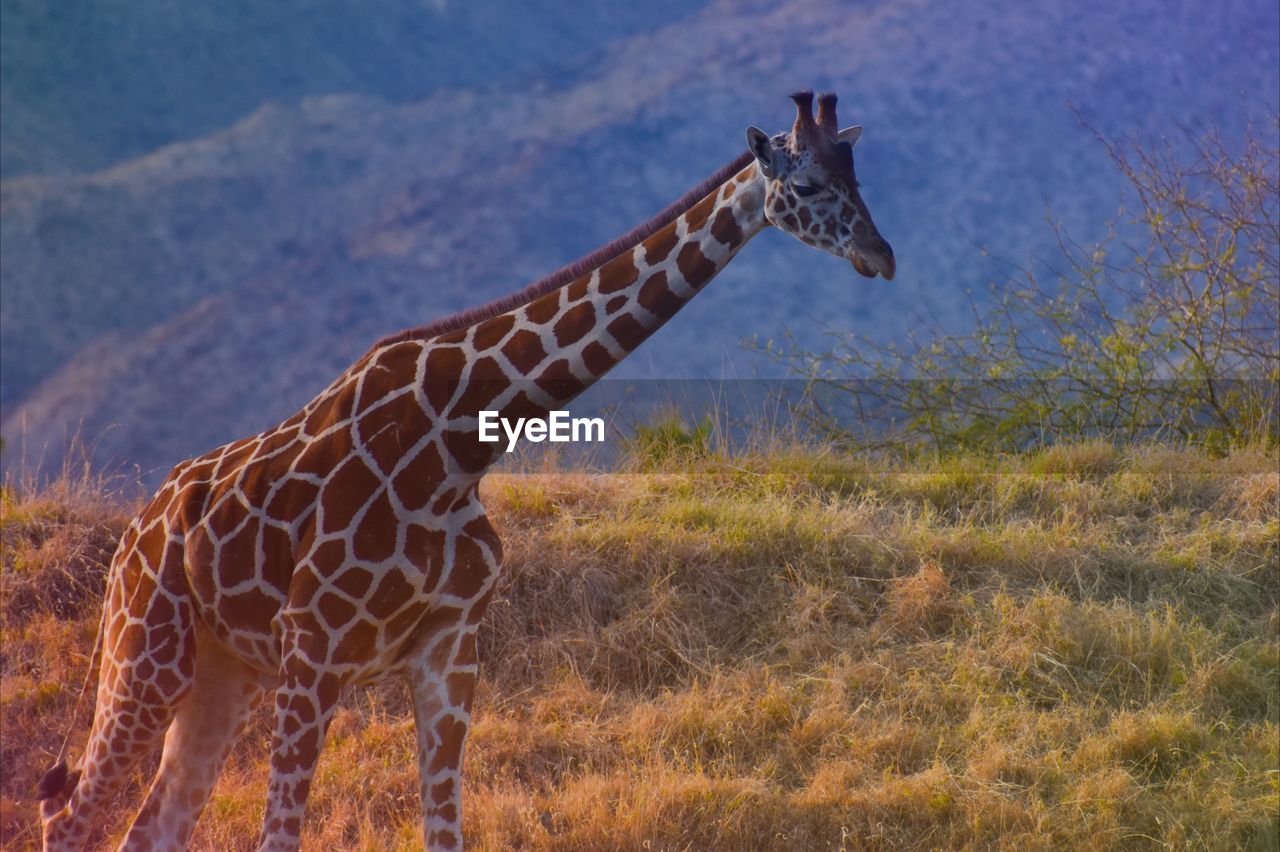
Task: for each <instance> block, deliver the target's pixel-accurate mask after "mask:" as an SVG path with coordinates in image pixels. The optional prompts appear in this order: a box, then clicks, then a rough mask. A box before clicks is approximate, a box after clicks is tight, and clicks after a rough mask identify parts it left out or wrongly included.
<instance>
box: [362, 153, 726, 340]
mask: <svg viewBox="0 0 1280 852" xmlns="http://www.w3.org/2000/svg"><path fill="white" fill-rule="evenodd" d="M750 161H751V152H750V151H744V152H742V153H741V154H739V155H738V156H737V157H734V158H733V160H732V161H731V162H729V163H728V164H727V165H725V166H722V167H721V168H720V169H718V170H717V171H716V173H715V174H713V175H711V177H709V178H707V179H706V180H704V181H702V182H701V183H699V184H698V185H697V186H695V187H694V188H693V189H691V190H689V191H688V192H686V193H685V194H684V195H682V196H680V197H679V198H678V199H676V200H675V201H674V202H672V203H671V204H670V205H668V206H667V207H666V208H665V209H664V210H663V211H662V212H661V213H658V214H657V215H656V216H654V217H653V218H651V219H649V220H648V221H647V222H644V223H642V224H640V225H637V226H636V227H634V228H632V229H631V230H630V231H628V232H627V233H625V234H623V235H622V236H620V237H618V238H617V239H614V240H611V241H610V242H608V243H606V244H604V245H603V246H601V247H600V248H598V249H596V250H595V251H593V252H591V253H590V254H588V255H585V256H584V257H580V258H578V259H577V260H575V261H574V262H573V263H570V264H569V265H568V266H564V267H561V268H560V269H558V270H556V271H555V272H552V273H551V274H550V275H548V276H546V277H545V278H541V279H539V280H537V281H535V282H533V283H532V284H530V285H529V286H527V287H524V288H522V289H520V290H517V291H515V292H514V293H508V294H507V295H505V296H500V297H498V298H497V299H494V300H493V301H491V302H486V303H485V304H483V305H478V306H476V307H474V308H466V309H465V310H461V311H458V312H457V313H452V314H449V315H447V316H443V317H441V318H439V319H436V320H432V321H431V322H429V323H427V324H426V325H422V326H418V327H417V328H410V329H405V330H404V331H401V332H397V333H396V334H392V335H389V336H388V337H384V338H383V339H382V340H380V341H378V343H377V344H376V345H377V346H387V345H389V344H392V343H400V342H403V341H406V340H427V339H430V338H432V337H437V336H439V335H441V334H448V333H450V332H453V331H459V330H460V329H464V328H469V327H471V326H473V325H475V324H476V323H480V322H484V321H485V320H487V319H492V318H494V317H496V316H498V315H500V314H505V313H506V312H507V311H510V310H513V309H515V308H518V307H520V306H522V305H526V304H528V303H529V302H532V301H533V300H534V299H536V298H538V297H539V296H543V295H546V294H547V293H550V292H551V291H552V290H556V289H558V288H560V287H563V286H564V285H566V284H568V283H569V282H571V281H574V280H576V279H578V278H579V277H581V276H583V275H585V274H587V273H588V272H591V271H592V270H593V269H596V268H597V267H599V266H603V265H604V264H605V263H607V262H608V261H610V260H612V259H613V258H615V257H617V256H618V255H620V254H622V253H623V252H625V251H630V250H631V249H633V248H635V247H636V246H637V245H639V244H640V243H642V242H644V241H645V240H647V239H648V238H649V237H651V236H653V235H654V234H656V233H657V232H658V231H660V230H662V229H663V228H664V227H666V226H667V225H669V224H671V222H672V221H674V220H675V219H676V218H677V217H679V216H681V215H683V214H684V213H685V212H686V211H687V210H688V209H689V208H690V207H692V206H693V205H695V204H697V203H698V202H699V201H701V200H702V199H703V198H705V197H706V195H707V193H709V192H711V190H713V189H715V188H716V187H717V186H719V185H720V184H722V183H724V182H725V181H726V180H728V179H729V178H731V177H733V176H734V175H735V174H737V173H738V172H740V171H741V170H742V169H743V168H745V167H746V165H747V163H748V162H750Z"/></svg>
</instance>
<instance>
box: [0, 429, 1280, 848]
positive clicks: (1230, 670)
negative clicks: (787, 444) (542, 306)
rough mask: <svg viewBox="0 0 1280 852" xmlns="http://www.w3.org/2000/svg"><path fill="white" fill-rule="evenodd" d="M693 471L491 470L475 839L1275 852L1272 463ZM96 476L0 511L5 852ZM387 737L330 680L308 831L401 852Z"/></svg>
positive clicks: (1277, 619) (65, 626)
mask: <svg viewBox="0 0 1280 852" xmlns="http://www.w3.org/2000/svg"><path fill="white" fill-rule="evenodd" d="M691 467H692V472H690V473H681V474H676V473H660V474H633V475H622V474H610V475H594V474H588V473H582V472H574V473H537V474H527V475H515V474H512V475H506V476H495V477H491V478H490V479H489V480H487V482H486V487H485V495H486V499H487V504H488V506H489V508H490V511H491V514H492V516H493V518H494V520H495V523H496V524H497V526H498V527H499V528H500V529H501V531H502V532H503V534H504V538H505V543H506V552H507V559H506V569H505V574H504V579H503V585H502V594H501V597H500V598H499V599H497V600H496V601H495V602H494V604H493V605H492V607H491V609H490V612H489V615H488V616H487V623H486V625H485V628H484V642H483V646H482V655H483V656H482V688H481V692H480V694H479V696H478V699H477V710H476V715H475V725H474V728H473V733H472V737H471V740H470V746H469V751H468V762H467V765H466V791H467V797H466V802H467V823H466V830H467V839H468V842H469V843H470V844H471V845H472V846H474V847H475V848H481V849H513V848H516V849H566V850H570V849H583V850H587V849H605V848H618V849H673V850H675V849H680V850H683V849H778V850H783V849H786V850H791V849H862V848H869V849H917V848H921V849H923V848H947V849H955V848H966V847H967V848H1018V849H1111V848H1133V849H1146V848H1160V847H1170V848H1208V849H1228V848H1241V849H1258V850H1262V849H1275V848H1277V845H1280V576H1278V575H1277V571H1278V568H1277V566H1278V565H1280V544H1278V541H1280V509H1278V506H1277V502H1278V500H1280V475H1277V473H1276V470H1277V457H1276V455H1275V453H1274V452H1273V451H1250V450H1237V451H1235V452H1232V453H1229V454H1226V455H1224V456H1221V457H1209V456H1207V455H1205V454H1203V453H1200V452H1198V451H1192V450H1182V449H1175V448H1170V447H1167V446H1146V447H1139V448H1133V449H1127V450H1116V449H1113V448H1112V447H1111V446H1109V445H1106V444H1101V443H1085V444H1077V445H1072V446H1062V447H1055V448H1050V449H1047V450H1043V451H1040V452H1037V453H1034V454H1028V455H1015V456H1002V457H990V456H978V455H953V456H950V457H946V458H944V459H942V460H932V461H918V462H910V463H893V464H890V463H889V462H886V461H878V460H874V459H871V458H868V457H863V456H840V455H835V454H831V453H822V452H817V451H787V450H778V451H774V452H771V453H768V454H761V455H759V456H755V457H745V458H735V459H732V460H729V459H723V458H717V457H714V456H711V457H706V458H702V459H701V460H699V461H697V462H696V463H694V464H692V466H691ZM107 490H108V489H104V488H101V487H99V486H97V485H95V484H94V483H85V482H76V481H74V480H64V481H63V482H61V483H59V484H58V485H56V486H54V487H53V488H51V489H49V490H46V491H43V492H40V493H24V492H22V491H20V490H17V491H15V490H10V491H6V492H5V496H4V506H3V547H4V563H3V574H2V575H0V577H2V581H3V585H2V586H0V604H2V607H3V617H4V623H3V640H4V641H3V656H2V659H0V663H2V665H3V705H2V713H3V715H2V720H3V728H4V737H3V746H2V748H3V752H2V753H0V766H2V767H3V773H4V777H3V799H2V800H0V810H2V814H0V831H2V832H3V835H2V836H3V844H4V846H5V847H6V848H29V847H32V846H34V845H35V844H37V843H38V830H37V818H36V813H35V805H34V803H33V802H32V801H31V799H30V795H31V792H32V787H33V785H34V782H35V780H36V779H37V778H38V777H39V774H40V772H41V771H43V770H44V769H45V768H47V766H48V764H49V762H50V760H51V757H52V755H53V754H54V753H55V752H56V751H57V749H58V745H59V743H60V740H61V737H62V735H63V733H64V729H65V727H66V726H67V725H68V723H69V721H68V720H69V717H70V715H71V708H72V706H73V704H74V702H75V698H76V693H77V690H78V689H79V684H80V681H81V678H82V677H83V674H84V667H85V665H86V657H87V655H88V653H89V650H90V647H91V644H92V641H93V633H94V629H95V625H96V620H97V612H98V605H99V603H98V596H99V594H100V591H101V588H102V572H103V565H104V562H105V561H106V560H107V559H108V556H109V553H110V551H111V549H112V547H113V546H114V544H113V542H114V539H115V537H116V535H117V534H118V533H119V532H120V530H121V529H122V527H123V525H124V524H125V523H126V522H127V520H128V516H129V514H130V511H131V509H132V507H129V506H123V505H121V504H120V503H118V502H113V501H112V499H111V498H110V496H109V495H108V494H107V493H106V491H107ZM80 724H81V730H78V731H77V732H76V735H75V738H74V740H73V741H74V742H75V743H76V749H77V750H78V749H79V748H80V747H81V744H82V742H83V730H82V729H83V726H84V724H85V720H82V721H81V723H80ZM412 724H413V723H412V718H411V713H410V711H409V708H408V704H407V700H406V696H405V694H404V691H403V689H402V688H401V687H400V686H398V685H393V686H387V687H384V688H379V689H368V690H360V691H357V692H354V693H352V694H350V695H349V696H347V698H346V701H345V704H344V709H342V710H341V711H340V713H339V715H338V717H337V719H336V721H335V723H334V725H333V727H332V729H331V732H330V736H329V742H328V746H327V749H326V751H325V754H324V757H323V759H322V762H321V765H320V769H319V773H318V779H317V783H316V785H315V787H314V792H313V794H312V797H311V801H310V808H309V811H308V815H307V821H306V836H305V838H304V848H311V849H321V848H331V849H337V848H343V849H346V848H355V849H370V850H373V849H379V850H381V849H409V848H418V847H419V844H420V842H421V841H420V834H419V831H420V829H419V818H420V816H419V815H420V809H419V805H418V801H417V775H416V759H415V756H414V753H413V749H414V736H413V729H412ZM268 740H269V728H268V722H267V717H266V714H265V711H264V710H260V711H259V713H258V715H257V716H255V718H254V720H253V722H252V724H251V728H250V730H249V731H248V732H247V734H246V736H245V737H244V738H243V740H242V742H241V743H240V745H239V746H238V747H237V749H236V751H235V753H234V756H233V758H232V760H231V762H230V764H229V766H228V768H227V770H226V772H225V773H224V775H223V777H222V780H221V782H220V784H219V786H218V788H217V790H216V793H215V796H214V798H213V800H212V801H211V803H210V805H209V806H208V808H207V809H206V811H205V815H204V817H203V819H202V821H201V824H200V825H199V827H198V829H197V838H196V845H197V847H198V848H202V849H220V850H221V849H248V848H251V845H252V843H253V840H254V837H255V834H256V832H257V829H258V820H259V818H260V814H261V809H262V798H263V795H264V789H265V784H266V775H267V769H266V767H267V743H268ZM145 772H147V773H149V772H150V767H147V768H146V769H145ZM143 778H144V773H143V772H139V773H138V776H137V778H136V779H135V781H134V783H132V784H131V787H130V789H129V790H128V791H127V793H126V794H124V796H122V799H121V802H120V807H119V809H118V811H117V813H118V815H119V818H118V820H117V822H116V823H115V824H114V825H113V826H112V827H111V833H112V836H113V837H119V835H120V834H121V832H122V831H123V829H124V826H125V823H126V820H127V819H128V817H129V815H131V814H132V808H134V807H136V802H137V798H138V794H139V792H140V788H141V784H142V783H143Z"/></svg>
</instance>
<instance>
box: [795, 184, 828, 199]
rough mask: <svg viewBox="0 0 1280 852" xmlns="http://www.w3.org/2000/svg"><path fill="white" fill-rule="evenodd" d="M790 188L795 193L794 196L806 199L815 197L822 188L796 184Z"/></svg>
mask: <svg viewBox="0 0 1280 852" xmlns="http://www.w3.org/2000/svg"><path fill="white" fill-rule="evenodd" d="M791 188H792V189H794V190H795V191H796V195H798V196H800V197H801V198H808V197H809V196H811V195H817V194H818V190H819V189H821V188H822V187H818V186H809V185H808V184H804V183H797V184H792V186H791Z"/></svg>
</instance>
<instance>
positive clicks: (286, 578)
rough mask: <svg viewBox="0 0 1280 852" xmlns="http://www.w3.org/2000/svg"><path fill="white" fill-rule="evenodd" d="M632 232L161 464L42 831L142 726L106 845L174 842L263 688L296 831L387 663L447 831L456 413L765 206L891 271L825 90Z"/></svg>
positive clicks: (484, 597) (73, 831)
mask: <svg viewBox="0 0 1280 852" xmlns="http://www.w3.org/2000/svg"><path fill="white" fill-rule="evenodd" d="M793 98H794V100H795V102H796V105H797V110H798V113H797V118H796V121H795V126H794V127H793V128H792V130H791V132H790V133H781V134H777V135H774V136H772V137H770V136H768V135H766V134H765V133H763V132H761V131H759V130H757V129H756V128H754V127H753V128H750V129H749V130H748V131H747V141H748V146H749V151H748V152H746V153H744V154H742V155H741V156H739V157H738V158H736V159H735V160H733V162H731V163H729V164H728V165H727V166H726V167H724V168H723V169H721V170H720V171H719V172H717V173H716V174H715V175H713V176H712V177H711V178H709V179H708V180H707V181H704V182H703V183H702V184H701V185H699V186H698V187H696V188H695V189H694V190H692V191H690V192H689V193H688V194H686V195H685V196H684V197H683V198H681V199H679V200H678V201H676V202H675V203H674V204H673V205H672V206H671V207H669V208H667V210H665V211H663V212H662V213H660V214H659V215H658V216H657V217H655V218H654V219H653V220H651V221H650V222H648V223H646V224H644V225H642V226H640V227H639V228H637V229H636V230H635V231H632V232H631V233H630V234H627V235H625V236H623V237H621V238H619V239H618V240H616V241H614V242H613V243H610V244H609V245H607V246H605V247H603V248H602V249H600V250H599V251H597V252H595V253H593V254H592V255H589V256H588V257H586V258H584V259H583V260H581V261H579V262H577V263H575V264H572V265H570V266H568V267H566V268H565V269H563V270H561V271H560V272H558V273H556V274H554V275H552V276H550V277H548V278H546V279H544V280H542V281H540V282H537V283H536V284H533V285H531V286H530V287H528V288H525V289H524V290H522V291H520V292H518V293H514V294H512V295H511V296H508V297H506V298H504V299H500V300H498V301H496V302H493V303H490V304H488V305H485V306H482V307H480V308H477V309H473V310H470V311H465V312H463V313H461V314H457V315H454V316H452V317H448V318H446V319H443V320H440V321H437V322H435V323H432V324H431V325H428V326H424V327H422V328H419V329H413V330H410V331H407V332H404V333H401V334H398V335H395V336H393V337H389V338H387V339H386V340H383V341H382V342H380V343H378V344H377V345H375V346H374V347H373V348H372V349H371V350H370V351H369V352H368V353H367V354H366V355H365V356H364V357H363V358H361V359H360V360H359V361H358V362H356V364H354V365H353V366H352V367H351V368H350V369H348V370H347V371H346V372H344V373H343V374H342V375H341V376H339V377H338V378H337V379H336V380H335V381H334V382H333V384H331V385H330V386H329V387H328V388H326V389H325V390H324V391H323V392H322V393H320V395H319V396H317V397H316V398H315V399H313V400H312V401H311V402H310V403H308V404H307V406H306V407H305V408H303V409H302V410H301V411H299V412H298V413H296V414H294V415H293V416H292V417H290V418H289V419H287V420H285V421H284V422H283V423H281V424H279V425H278V426H276V427H275V428H272V429H269V430H267V431H266V432H263V433H262V434H260V435H256V436H254V437H251V438H245V439H244V440H241V441H236V442H234V443H231V444H228V445H226V446H224V447H220V448H219V449H217V450H214V451H213V452H211V453H208V454H207V455H204V456H201V457H199V458H196V459H192V460H189V461H185V462H183V463H181V464H179V465H178V466H177V467H176V468H174V470H173V472H172V473H171V474H170V475H169V477H168V478H167V479H166V480H165V482H164V484H163V485H162V486H161V487H160V489H159V491H158V492H157V493H156V495H155V497H154V498H153V499H152V500H151V502H150V503H149V504H148V505H147V506H146V508H145V509H143V511H142V512H141V514H139V515H138V517H137V518H136V519H135V520H134V521H133V523H132V524H131V525H130V526H129V528H128V530H127V531H126V532H125V533H124V536H123V537H122V539H121V541H120V545H119V548H118V550H117V551H116V554H115V557H114V559H113V561H112V564H111V568H110V574H109V577H108V582H107V593H106V597H105V601H104V604H103V614H102V624H101V628H100V634H99V637H98V643H97V646H96V648H95V652H94V657H93V666H94V667H95V668H96V669H97V684H98V686H97V700H96V704H95V707H94V713H93V724H92V728H91V730H90V734H89V741H88V745H87V746H86V748H85V751H84V754H83V756H82V758H81V761H80V768H79V769H77V770H76V771H74V772H68V771H67V767H66V764H65V762H60V763H59V765H58V766H57V767H55V768H54V769H53V770H50V772H49V773H47V774H46V775H45V777H44V778H43V779H42V780H41V783H40V790H39V795H40V798H41V799H42V806H41V815H42V818H43V821H44V843H45V848H47V849H80V848H83V847H84V846H85V845H86V844H88V843H89V842H90V841H91V839H93V832H94V831H95V830H97V829H99V828H100V827H101V826H100V823H101V821H102V817H103V814H104V809H105V808H106V806H107V805H108V803H109V802H110V800H111V797H112V795H113V793H114V792H115V791H116V789H117V788H118V787H119V785H120V784H121V782H122V781H123V780H124V778H125V777H126V776H127V775H128V773H129V772H130V771H131V770H132V768H133V767H134V766H135V764H136V763H137V762H138V760H139V759H140V758H142V757H143V756H144V755H146V754H147V753H148V752H150V751H151V750H152V749H154V748H156V747H158V746H159V745H160V744H161V741H162V740H163V752H162V756H161V760H160V767H159V770H158V771H157V773H156V776H155V778H154V780H153V782H152V784H151V787H150V789H149V790H148V792H147V795H146V800H145V802H144V803H143V805H142V808H141V810H140V811H139V812H138V814H137V816H136V817H135V819H134V821H133V824H132V826H131V827H130V829H129V831H128V834H127V836H126V838H125V841H124V847H125V848H129V849H180V848H184V847H185V846H186V845H187V844H188V842H189V840H190V837H191V832H192V829H193V828H194V826H195V822H196V819H197V817H198V816H199V814H200V811H201V809H202V808H203V807H204V805H205V802H206V801H207V800H208V798H209V794H210V791H211V790H212V789H213V785H214V782H215V781H216V780H217V777H218V772H219V770H220V769H221V767H222V765H223V762H224V761H225V760H226V758H227V755H228V753H229V752H230V750H231V746H232V744H233V742H234V741H235V738H236V735H237V733H238V731H239V730H240V728H241V726H242V725H243V723H244V721H245V719H246V718H247V716H248V715H249V712H250V710H251V709H252V707H253V706H254V704H255V703H256V702H257V701H258V700H259V698H260V697H261V696H262V695H263V694H264V693H268V692H269V693H271V694H272V695H274V702H275V728H274V736H273V741H272V754H271V776H270V781H269V783H268V788H267V802H266V812H265V815H264V819H263V825H262V833H261V836H260V841H259V842H260V847H259V848H261V849H273V850H275V849H296V848H297V846H298V842H299V837H300V834H301V830H302V820H303V811H304V808H305V805H306V800H307V791H308V788H309V786H310V784H311V778H312V775H313V773H314V771H315V767H316V761H317V759H318V757H319V755H320V750H321V748H322V746H323V744H324V738H325V731H326V728H327V726H328V723H329V720H330V719H331V718H332V715H333V712H334V710H335V708H336V705H337V702H338V696H339V694H340V692H341V690H342V688H343V687H344V686H345V685H348V684H352V683H369V682H373V681H377V680H381V679H384V678H388V677H392V676H400V677H403V678H405V679H406V680H407V682H408V684H409V687H410V692H411V695H412V698H413V707H414V717H415V721H416V723H417V732H418V764H419V767H418V768H419V774H420V778H421V793H422V805H423V830H424V840H425V843H426V845H427V846H428V847H430V848H432V849H457V848H460V847H461V845H462V798H461V794H462V750H463V742H464V740H465V739H466V735H467V727H468V724H469V721H470V716H471V701H472V695H473V694H474V690H475V683H476V671H477V668H476V666H477V661H476V639H475V637H476V630H477V628H478V626H479V624H480V620H481V618H482V616H483V615H484V611H485V607H486V605H487V603H488V601H489V598H490V596H491V595H492V593H493V587H494V582H495V580H496V578H497V575H498V567H499V564H500V562H501V547H500V544H499V541H498V537H497V535H496V534H495V533H494V530H493V527H492V526H490V524H489V521H488V519H487V518H486V517H485V513H484V509H483V507H482V506H481V505H480V500H479V499H478V496H477V488H478V485H479V482H480V478H481V476H483V474H484V472H485V470H486V469H487V468H488V467H489V466H490V465H491V464H492V463H493V462H494V461H495V460H496V459H497V457H498V456H499V455H501V448H500V447H499V446H498V445H496V444H491V443H484V442H481V441H479V440H478V435H477V431H478V428H477V419H478V414H479V412H480V411H481V410H491V411H497V412H498V413H499V415H500V416H501V417H503V418H510V419H514V418H517V417H529V416H545V415H546V413H547V412H549V411H551V410H556V409H561V408H563V407H565V406H566V405H567V404H568V402H569V401H570V400H572V399H573V398H574V397H575V396H577V395H578V394H579V393H581V392H582V391H583V390H584V389H585V388H587V387H588V386H589V385H591V384H592V383H593V382H595V381H596V380H597V379H599V378H600V377H601V376H603V375H604V374H605V373H606V372H608V371H609V370H610V369H611V368H612V367H613V366H614V365H615V364H617V363H618V362H619V361H620V360H622V359H623V358H624V357H626V356H627V354H629V353H630V352H631V351H633V350H634V349H635V348H636V347H637V346H639V345H640V343H641V342H643V341H644V340H645V339H646V338H647V337H649V335H651V334H652V333H653V332H654V331H655V330H657V329H658V327H660V326H661V325H662V324H663V323H665V322H666V321H667V320H669V319H670V318H671V317H672V316H674V315H675V313H676V312H677V311H678V310H679V309H680V308H681V307H682V306H683V305H684V304H685V303H686V302H687V301H688V300H689V299H690V298H692V297H693V296H694V295H695V294H696V293H697V292H698V291H699V290H700V289H702V287H704V286H705V285H706V284H707V282H708V281H710V280H711V279H712V278H713V277H714V276H715V275H716V274H717V273H718V272H719V271H720V270H721V269H723V268H724V266H725V264H727V263H728V262H729V260H731V259H732V258H733V256H734V255H735V254H737V252H738V250H739V249H741V248H742V246H743V245H745V244H746V242H747V241H748V240H749V239H751V237H753V236H754V235H756V234H757V233H759V232H760V231H761V230H763V229H764V228H765V227H766V226H769V225H773V226H775V227H777V228H780V229H781V230H783V231H786V232H787V233H789V234H791V235H792V236H794V237H796V238H797V239H799V240H801V241H802V242H805V243H808V244H810V245H813V246H816V247H818V248H821V249H824V250H826V251H828V252H831V253H832V254H835V255H838V256H840V257H844V258H846V259H848V260H849V261H850V262H851V263H852V264H853V266H854V267H855V268H856V269H857V270H858V271H859V272H861V273H862V274H864V275H868V276H874V275H876V274H879V275H882V276H883V277H884V278H886V279H889V278H892V277H893V275H894V272H895V262H894V256H893V252H892V250H891V249H890V248H889V245H888V243H886V242H885V241H884V240H883V239H882V238H881V237H880V234H879V232H878V231H877V230H876V226H875V224H874V223H873V222H872V220H871V216H870V214H869V213H868V212H867V207H866V205H865V204H864V203H863V201H862V198H861V196H860V195H859V192H858V183H857V179H856V177H855V175H854V164H853V143H854V142H855V141H856V140H857V138H858V136H859V134H860V132H861V128H856V127H855V128H849V129H847V130H838V129H837V125H836V115H835V105H836V98H835V96H834V95H824V96H822V97H821V98H820V99H819V110H818V115H817V117H816V119H815V117H814V116H813V113H812V108H813V95H812V94H811V93H808V92H805V93H801V94H797V95H794V96H793Z"/></svg>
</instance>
